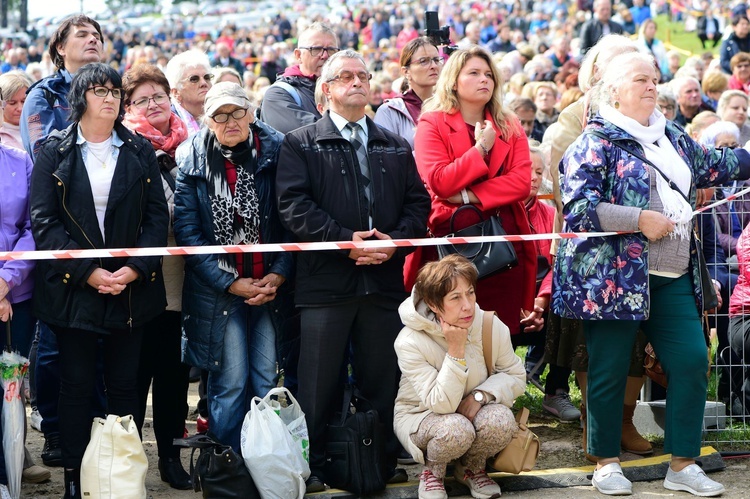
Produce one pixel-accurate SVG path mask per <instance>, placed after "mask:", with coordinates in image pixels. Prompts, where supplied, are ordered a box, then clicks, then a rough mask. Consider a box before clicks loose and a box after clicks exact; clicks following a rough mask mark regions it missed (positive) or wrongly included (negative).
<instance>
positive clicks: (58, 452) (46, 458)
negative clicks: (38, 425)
mask: <svg viewBox="0 0 750 499" xmlns="http://www.w3.org/2000/svg"><path fill="white" fill-rule="evenodd" d="M42 462H43V463H44V465H45V466H47V467H48V468H54V467H62V465H63V464H62V448H61V447H60V434H59V433H49V434H47V435H45V436H44V449H42Z"/></svg>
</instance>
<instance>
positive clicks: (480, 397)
mask: <svg viewBox="0 0 750 499" xmlns="http://www.w3.org/2000/svg"><path fill="white" fill-rule="evenodd" d="M474 400H476V401H477V402H479V403H480V404H482V405H484V404H485V403H486V402H487V397H485V396H484V392H483V391H481V390H476V391H475V392H474Z"/></svg>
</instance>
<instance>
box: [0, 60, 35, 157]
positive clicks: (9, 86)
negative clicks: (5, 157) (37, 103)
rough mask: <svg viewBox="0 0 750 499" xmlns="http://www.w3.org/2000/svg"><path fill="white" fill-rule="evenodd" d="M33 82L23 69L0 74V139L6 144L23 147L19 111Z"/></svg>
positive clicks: (17, 147) (18, 147)
mask: <svg viewBox="0 0 750 499" xmlns="http://www.w3.org/2000/svg"><path fill="white" fill-rule="evenodd" d="M33 84H34V82H32V81H31V78H29V77H28V75H27V74H26V73H24V72H23V71H10V72H8V73H5V74H3V75H0V99H2V100H3V101H4V102H5V106H3V124H2V126H0V141H2V143H3V144H5V145H6V146H11V147H15V148H16V149H23V142H22V141H21V125H20V122H21V111H22V110H23V103H24V102H26V91H27V90H28V89H29V87H30V86H31V85H33Z"/></svg>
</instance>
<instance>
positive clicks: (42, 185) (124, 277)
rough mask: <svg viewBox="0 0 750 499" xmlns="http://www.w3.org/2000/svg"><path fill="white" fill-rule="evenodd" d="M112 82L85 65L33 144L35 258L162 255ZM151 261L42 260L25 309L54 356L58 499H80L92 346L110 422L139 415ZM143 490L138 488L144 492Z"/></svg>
mask: <svg viewBox="0 0 750 499" xmlns="http://www.w3.org/2000/svg"><path fill="white" fill-rule="evenodd" d="M123 97H124V92H123V90H122V81H121V79H120V75H119V74H118V73H117V71H115V70H114V69H112V68H111V67H110V66H108V65H106V64H101V63H92V64H87V65H85V66H83V67H82V68H81V69H80V70H79V71H78V72H77V73H76V75H75V77H74V78H73V81H72V83H71V86H70V93H69V94H68V99H69V102H70V107H71V115H70V118H71V121H72V122H73V123H72V124H71V125H70V126H69V127H67V128H66V129H64V130H61V131H57V132H53V133H52V134H51V135H50V136H49V138H48V139H47V141H46V142H45V143H44V145H43V146H42V149H41V151H40V153H39V155H38V156H37V159H36V162H35V164H34V170H33V172H32V175H31V194H30V199H31V226H32V231H33V234H34V240H35V241H36V246H37V249H39V250H79V249H105V248H142V247H161V246H165V245H166V243H167V230H168V226H169V212H168V210H167V203H166V201H165V199H164V190H163V189H162V186H161V182H160V180H161V175H160V174H159V166H158V164H157V161H156V156H155V154H154V150H153V148H152V147H151V145H150V144H149V143H148V141H147V140H145V139H143V138H142V137H140V136H139V135H136V134H133V133H131V132H130V131H129V130H128V129H127V128H125V127H124V126H123V125H122V123H121V121H120V116H121V115H122V110H123ZM160 262H161V258H160V257H121V256H119V257H112V258H76V259H70V260H43V261H40V262H38V263H37V266H36V284H35V289H34V313H35V315H36V317H37V318H38V319H39V320H41V321H44V323H45V324H47V325H49V327H50V329H52V331H53V332H54V333H55V335H56V336H57V343H58V345H59V348H60V404H59V417H60V443H61V447H62V459H63V466H64V467H65V497H66V498H76V497H81V496H80V467H81V459H82V457H83V453H84V451H85V450H86V446H87V444H88V442H89V435H90V431H91V417H90V416H91V393H92V390H93V388H94V382H95V380H96V363H97V343H98V342H99V341H100V340H101V342H102V344H103V351H104V381H105V384H106V386H107V412H108V413H109V414H117V415H127V414H138V410H139V409H138V396H137V389H136V386H137V383H136V382H137V374H138V359H139V357H140V352H141V339H142V335H143V328H144V326H145V325H146V324H148V323H149V321H151V320H153V319H154V318H155V317H156V316H158V315H159V314H161V313H162V312H163V311H164V308H165V306H166V299H165V293H164V281H163V279H162V272H161V265H160ZM144 494H145V490H144Z"/></svg>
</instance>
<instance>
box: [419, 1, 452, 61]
mask: <svg viewBox="0 0 750 499" xmlns="http://www.w3.org/2000/svg"><path fill="white" fill-rule="evenodd" d="M424 26H425V28H424V35H425V36H426V37H427V38H429V39H430V40H432V43H434V44H435V45H436V46H438V47H441V46H442V47H443V52H444V53H445V55H448V56H450V55H451V54H452V53H453V52H454V51H455V50H457V49H458V47H456V46H455V45H451V28H450V26H448V25H445V26H442V27H441V26H440V19H439V18H438V13H437V11H434V10H427V11H425V13H424Z"/></svg>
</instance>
